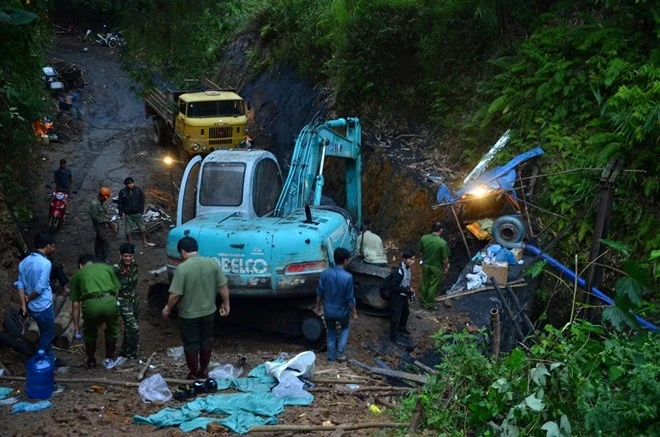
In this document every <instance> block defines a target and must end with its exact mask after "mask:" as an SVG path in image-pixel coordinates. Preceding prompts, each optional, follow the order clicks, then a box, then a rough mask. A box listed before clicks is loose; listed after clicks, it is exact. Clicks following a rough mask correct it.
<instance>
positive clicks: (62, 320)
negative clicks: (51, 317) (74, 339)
mask: <svg viewBox="0 0 660 437" xmlns="http://www.w3.org/2000/svg"><path fill="white" fill-rule="evenodd" d="M70 323H71V299H69V298H68V297H67V298H66V300H65V301H64V305H63V306H62V309H61V310H60V313H59V314H58V315H57V317H55V337H57V336H59V335H62V334H64V331H66V328H67V327H68V326H69V324H70Z"/></svg>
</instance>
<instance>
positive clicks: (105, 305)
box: [69, 255, 126, 369]
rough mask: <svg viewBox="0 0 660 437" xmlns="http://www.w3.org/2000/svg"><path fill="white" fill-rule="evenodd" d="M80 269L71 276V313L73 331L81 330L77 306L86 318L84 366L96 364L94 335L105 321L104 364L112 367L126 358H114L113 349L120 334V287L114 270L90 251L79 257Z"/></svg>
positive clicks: (94, 365) (90, 366)
mask: <svg viewBox="0 0 660 437" xmlns="http://www.w3.org/2000/svg"><path fill="white" fill-rule="evenodd" d="M78 267H79V268H80V270H78V271H77V272H76V274H75V275H73V277H72V278H71V283H70V284H69V285H70V287H71V292H70V294H69V296H70V297H71V302H72V306H71V313H72V317H73V327H74V329H75V330H76V332H75V333H76V334H77V333H78V332H79V331H80V310H81V308H82V314H83V318H84V319H85V331H84V332H83V336H84V338H85V350H86V352H87V368H88V369H93V368H95V367H96V338H97V336H98V330H99V327H100V326H101V325H102V324H104V323H105V360H103V366H104V367H105V368H106V369H112V368H114V367H117V366H120V365H121V364H123V363H124V362H125V361H126V360H125V359H124V358H123V357H119V358H117V357H116V356H115V350H116V348H117V339H118V338H119V307H118V305H117V299H116V297H115V296H116V295H117V291H119V289H120V288H121V285H120V284H119V280H118V279H117V276H116V275H115V272H114V271H113V270H112V267H110V266H109V265H107V264H103V263H99V262H96V258H94V256H92V255H82V256H81V257H80V258H79V259H78Z"/></svg>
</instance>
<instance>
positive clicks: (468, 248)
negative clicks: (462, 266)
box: [449, 204, 472, 259]
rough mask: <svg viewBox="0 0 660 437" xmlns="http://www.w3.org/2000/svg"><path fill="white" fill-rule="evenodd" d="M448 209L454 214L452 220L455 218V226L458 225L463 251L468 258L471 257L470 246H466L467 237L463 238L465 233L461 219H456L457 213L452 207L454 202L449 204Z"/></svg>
mask: <svg viewBox="0 0 660 437" xmlns="http://www.w3.org/2000/svg"><path fill="white" fill-rule="evenodd" d="M449 209H451V213H452V215H453V216H454V220H456V226H457V227H458V232H459V233H460V234H461V238H462V239H463V244H464V245H465V252H466V253H467V256H468V259H470V258H472V254H471V253H470V246H468V242H467V239H466V238H465V233H464V232H463V226H461V221H460V220H459V219H458V215H457V214H456V210H455V209H454V204H451V205H449Z"/></svg>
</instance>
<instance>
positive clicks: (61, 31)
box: [53, 23, 82, 36]
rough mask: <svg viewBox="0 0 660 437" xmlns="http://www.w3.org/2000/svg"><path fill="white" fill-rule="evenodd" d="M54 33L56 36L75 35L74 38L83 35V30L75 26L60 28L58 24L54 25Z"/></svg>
mask: <svg viewBox="0 0 660 437" xmlns="http://www.w3.org/2000/svg"><path fill="white" fill-rule="evenodd" d="M53 33H54V34H55V35H74V36H80V34H81V33H82V30H81V29H80V27H78V26H76V25H75V24H73V23H72V24H69V25H68V26H66V27H64V26H60V25H57V24H53Z"/></svg>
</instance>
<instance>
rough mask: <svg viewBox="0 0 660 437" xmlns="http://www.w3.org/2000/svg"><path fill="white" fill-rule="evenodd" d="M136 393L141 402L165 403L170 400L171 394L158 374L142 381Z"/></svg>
mask: <svg viewBox="0 0 660 437" xmlns="http://www.w3.org/2000/svg"><path fill="white" fill-rule="evenodd" d="M138 393H139V394H140V398H142V401H143V402H167V401H169V400H170V399H172V392H171V391H170V388H169V387H168V386H167V383H166V382H165V379H163V377H162V376H161V375H160V373H156V374H155V375H151V376H150V377H148V378H147V379H145V380H144V381H142V382H141V383H140V386H139V387H138Z"/></svg>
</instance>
